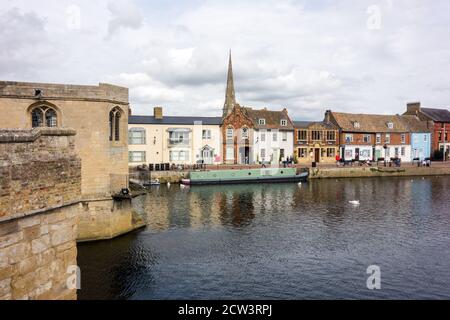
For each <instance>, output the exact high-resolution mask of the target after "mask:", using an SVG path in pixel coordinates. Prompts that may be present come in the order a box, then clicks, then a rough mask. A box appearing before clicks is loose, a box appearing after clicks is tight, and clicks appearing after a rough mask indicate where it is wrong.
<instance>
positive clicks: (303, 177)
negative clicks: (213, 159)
mask: <svg viewBox="0 0 450 320" xmlns="http://www.w3.org/2000/svg"><path fill="white" fill-rule="evenodd" d="M307 180H308V173H302V174H298V175H297V174H296V175H289V176H259V177H252V178H243V177H239V178H216V179H207V178H206V179H184V180H183V181H182V184H185V185H191V186H201V185H224V184H252V183H298V182H306V181H307Z"/></svg>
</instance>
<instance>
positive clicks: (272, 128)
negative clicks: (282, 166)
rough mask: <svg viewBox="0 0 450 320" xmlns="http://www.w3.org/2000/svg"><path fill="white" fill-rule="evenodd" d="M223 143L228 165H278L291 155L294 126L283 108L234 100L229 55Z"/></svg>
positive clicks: (224, 155)
mask: <svg viewBox="0 0 450 320" xmlns="http://www.w3.org/2000/svg"><path fill="white" fill-rule="evenodd" d="M222 142H223V149H222V153H223V158H224V163H228V164H254V163H271V164H279V163H280V162H281V160H282V159H286V158H287V157H293V155H294V150H293V145H294V126H293V122H292V120H291V119H290V118H289V115H288V112H287V110H286V109H283V110H282V111H270V110H267V109H261V110H256V109H252V108H248V107H241V106H240V105H239V104H238V103H236V98H235V91H234V80H233V67H232V62H231V55H230V61H229V67H228V81H227V89H226V98H225V104H224V109H223V123H222Z"/></svg>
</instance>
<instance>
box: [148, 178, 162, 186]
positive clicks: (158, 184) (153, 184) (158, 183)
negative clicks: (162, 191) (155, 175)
mask: <svg viewBox="0 0 450 320" xmlns="http://www.w3.org/2000/svg"><path fill="white" fill-rule="evenodd" d="M160 185H161V183H160V182H159V179H156V180H151V181H150V182H146V183H144V187H146V188H147V187H155V186H160Z"/></svg>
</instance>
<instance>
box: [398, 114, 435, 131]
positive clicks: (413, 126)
mask: <svg viewBox="0 0 450 320" xmlns="http://www.w3.org/2000/svg"><path fill="white" fill-rule="evenodd" d="M400 118H401V120H402V121H403V122H404V123H405V124H406V125H407V126H408V128H409V132H417V133H430V132H431V130H430V128H428V122H427V121H421V120H420V119H419V117H417V116H412V115H403V116H400Z"/></svg>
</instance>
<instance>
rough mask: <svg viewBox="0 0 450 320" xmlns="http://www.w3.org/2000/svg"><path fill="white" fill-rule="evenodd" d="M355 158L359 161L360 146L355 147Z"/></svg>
mask: <svg viewBox="0 0 450 320" xmlns="http://www.w3.org/2000/svg"><path fill="white" fill-rule="evenodd" d="M355 160H356V161H359V148H356V149H355Z"/></svg>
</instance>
